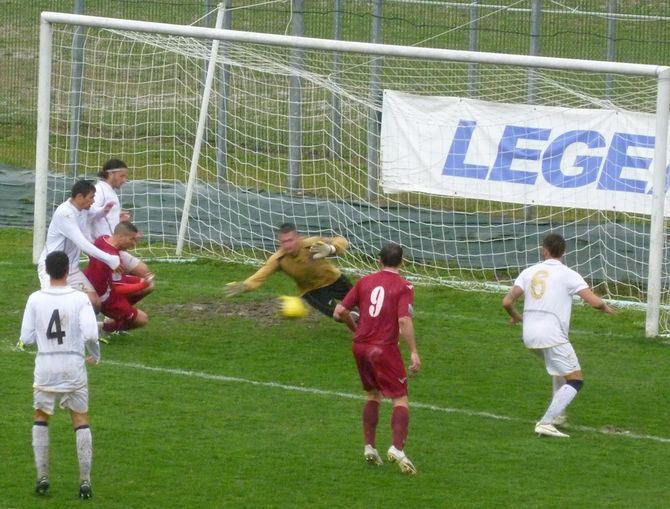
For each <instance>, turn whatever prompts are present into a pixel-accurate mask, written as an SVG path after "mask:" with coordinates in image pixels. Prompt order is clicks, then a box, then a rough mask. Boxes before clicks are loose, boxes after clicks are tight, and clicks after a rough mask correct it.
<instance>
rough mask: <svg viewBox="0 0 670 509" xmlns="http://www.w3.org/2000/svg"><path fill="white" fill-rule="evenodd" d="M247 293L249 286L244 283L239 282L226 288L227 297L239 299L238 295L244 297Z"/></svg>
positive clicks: (229, 284) (232, 283) (234, 282)
mask: <svg viewBox="0 0 670 509" xmlns="http://www.w3.org/2000/svg"><path fill="white" fill-rule="evenodd" d="M246 291H247V285H245V284H244V283H239V282H237V281H233V282H231V283H228V284H227V285H226V288H225V289H224V292H225V293H226V297H237V296H238V295H242V294H243V293H244V292H246Z"/></svg>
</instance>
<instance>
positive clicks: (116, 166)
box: [98, 159, 128, 180]
mask: <svg viewBox="0 0 670 509" xmlns="http://www.w3.org/2000/svg"><path fill="white" fill-rule="evenodd" d="M127 169H128V165H127V164H126V163H124V162H123V161H122V160H121V159H110V160H109V161H107V162H106V163H105V164H103V165H102V169H101V170H100V171H99V172H98V177H100V178H101V179H103V180H107V178H108V177H109V173H110V172H111V171H114V170H127Z"/></svg>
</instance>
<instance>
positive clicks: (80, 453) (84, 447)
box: [74, 424, 93, 481]
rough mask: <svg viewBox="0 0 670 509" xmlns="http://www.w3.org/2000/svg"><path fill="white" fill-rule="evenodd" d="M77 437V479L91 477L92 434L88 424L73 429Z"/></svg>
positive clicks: (86, 479) (84, 479) (85, 479)
mask: <svg viewBox="0 0 670 509" xmlns="http://www.w3.org/2000/svg"><path fill="white" fill-rule="evenodd" d="M74 432H75V436H76V438H77V459H78V460H79V480H81V481H88V480H90V479H91V463H92V462H93V436H92V435H91V428H90V427H89V426H88V424H85V425H83V426H79V427H78V428H77V429H75V430H74Z"/></svg>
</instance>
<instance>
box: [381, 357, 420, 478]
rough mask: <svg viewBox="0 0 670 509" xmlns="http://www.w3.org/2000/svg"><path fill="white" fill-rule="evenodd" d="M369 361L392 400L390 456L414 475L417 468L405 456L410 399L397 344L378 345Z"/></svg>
mask: <svg viewBox="0 0 670 509" xmlns="http://www.w3.org/2000/svg"><path fill="white" fill-rule="evenodd" d="M371 352H372V355H370V357H369V360H370V362H371V364H372V365H373V370H374V373H375V379H376V381H377V385H378V386H379V390H380V391H381V393H382V394H383V395H384V396H387V397H389V398H391V399H392V400H393V413H392V414H391V433H392V444H391V447H389V450H388V453H387V457H388V459H389V461H391V462H393V463H396V464H397V465H398V468H400V471H401V472H403V473H405V474H415V473H416V468H415V467H414V464H412V462H411V461H410V459H409V458H408V457H407V456H406V455H405V441H406V440H407V435H408V432H409V400H408V397H407V372H406V371H405V363H404V362H403V359H402V355H401V354H400V349H399V348H398V345H397V344H395V345H384V346H377V347H376V348H375V349H374V350H371Z"/></svg>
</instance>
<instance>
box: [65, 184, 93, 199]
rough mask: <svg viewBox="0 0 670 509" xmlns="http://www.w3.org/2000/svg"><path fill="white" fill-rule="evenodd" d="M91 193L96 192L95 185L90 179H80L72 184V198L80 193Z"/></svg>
mask: <svg viewBox="0 0 670 509" xmlns="http://www.w3.org/2000/svg"><path fill="white" fill-rule="evenodd" d="M91 193H95V185H94V184H93V182H91V181H90V180H78V181H77V182H75V183H74V185H73V186H72V190H71V191H70V198H74V197H75V196H77V195H78V194H83V195H84V196H88V195H89V194H91Z"/></svg>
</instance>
